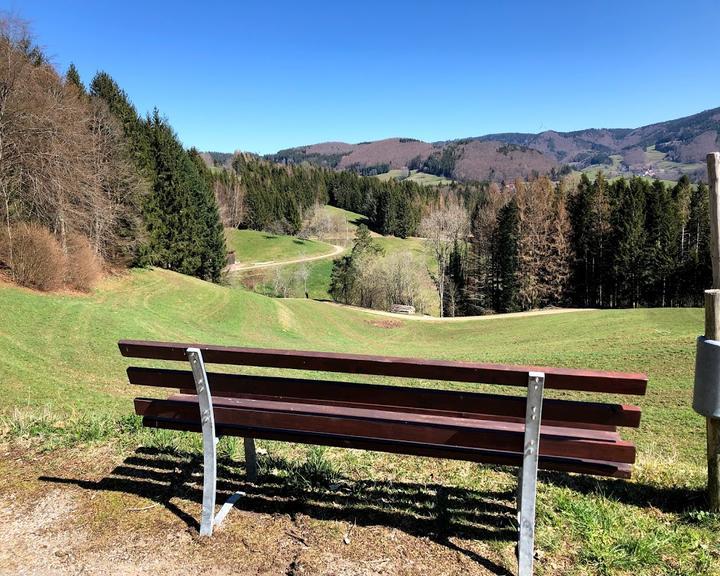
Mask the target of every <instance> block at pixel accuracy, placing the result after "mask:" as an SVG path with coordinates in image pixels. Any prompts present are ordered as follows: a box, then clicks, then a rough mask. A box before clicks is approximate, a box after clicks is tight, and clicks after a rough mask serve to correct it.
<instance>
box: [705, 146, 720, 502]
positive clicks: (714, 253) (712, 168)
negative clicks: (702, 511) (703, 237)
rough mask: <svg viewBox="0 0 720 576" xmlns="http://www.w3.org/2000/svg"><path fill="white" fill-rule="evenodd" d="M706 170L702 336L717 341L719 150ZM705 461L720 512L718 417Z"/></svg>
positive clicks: (719, 321)
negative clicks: (708, 285)
mask: <svg viewBox="0 0 720 576" xmlns="http://www.w3.org/2000/svg"><path fill="white" fill-rule="evenodd" d="M707 169H708V184H709V186H710V257H711V259H712V272H713V289H712V290H706V291H705V337H706V338H708V339H710V340H720V201H719V199H718V196H719V195H720V189H719V188H720V186H719V185H718V176H720V152H713V153H711V154H708V155H707ZM707 461H708V498H709V500H710V510H711V511H713V512H720V419H717V418H710V417H708V418H707Z"/></svg>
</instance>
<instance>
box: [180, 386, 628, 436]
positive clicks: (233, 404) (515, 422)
mask: <svg viewBox="0 0 720 576" xmlns="http://www.w3.org/2000/svg"><path fill="white" fill-rule="evenodd" d="M168 400H178V401H180V402H191V403H193V404H194V403H196V402H197V401H198V400H197V396H196V395H195V394H194V393H190V394H182V393H181V394H173V395H172V396H170V397H169V398H168ZM213 406H225V407H227V408H241V409H251V410H265V411H269V412H291V413H293V414H313V415H319V416H321V415H325V416H333V417H339V416H342V417H346V416H347V417H348V418H362V419H370V420H378V419H380V420H389V421H398V422H404V423H415V424H437V425H439V426H443V427H450V428H452V429H453V430H475V429H477V428H478V427H487V428H489V429H493V430H502V431H513V432H524V430H525V420H524V419H523V420H520V419H519V418H512V419H510V418H508V419H499V418H497V417H495V416H490V417H489V418H488V417H486V416H485V415H484V414H474V415H471V416H455V415H451V414H448V413H447V412H445V413H428V412H415V411H413V412H407V411H402V410H390V409H387V408H382V409H378V407H377V406H360V405H357V404H352V405H336V404H313V403H311V402H304V401H300V402H297V401H292V400H290V401H288V400H279V399H278V398H228V397H223V396H220V397H217V396H216V397H215V398H214V399H213ZM542 430H543V433H545V434H548V435H555V436H566V437H568V438H585V439H587V440H600V441H603V442H617V441H619V440H620V435H619V434H618V433H617V432H616V431H614V430H595V429H589V428H577V427H572V426H565V425H564V423H562V422H555V423H550V422H548V421H544V422H543V423H542Z"/></svg>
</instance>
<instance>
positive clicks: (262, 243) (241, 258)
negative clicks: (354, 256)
mask: <svg viewBox="0 0 720 576" xmlns="http://www.w3.org/2000/svg"><path fill="white" fill-rule="evenodd" d="M225 243H226V245H227V249H228V250H229V251H233V252H235V262H236V263H237V264H238V265H239V266H252V265H256V264H263V263H270V262H284V261H288V260H298V259H300V258H306V257H313V256H321V257H322V256H326V255H332V254H333V253H334V252H336V250H335V248H336V247H335V246H333V245H332V244H327V243H326V242H321V241H319V240H309V239H303V238H297V237H296V236H284V235H281V234H272V233H270V232H261V231H258V230H238V229H236V228H226V229H225Z"/></svg>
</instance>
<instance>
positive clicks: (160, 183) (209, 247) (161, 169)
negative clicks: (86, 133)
mask: <svg viewBox="0 0 720 576" xmlns="http://www.w3.org/2000/svg"><path fill="white" fill-rule="evenodd" d="M148 126H149V130H148V131H149V135H150V145H151V146H150V147H151V151H152V154H153V165H154V166H155V171H156V177H155V179H154V182H153V189H152V192H151V194H150V195H149V197H148V200H147V202H146V205H145V210H144V214H145V222H146V226H147V229H148V234H149V242H148V245H147V250H146V253H145V261H146V263H148V264H155V265H158V266H162V267H164V268H168V269H171V270H175V271H177V272H181V273H183V274H190V275H193V276H198V277H200V278H204V279H206V280H212V281H218V280H219V278H220V273H221V271H222V268H223V266H224V264H225V240H224V236H223V229H222V224H221V223H220V217H219V214H218V208H217V204H216V202H215V196H214V194H213V192H212V190H211V189H210V187H209V186H208V184H207V181H206V180H205V179H204V178H203V176H202V175H201V173H200V171H199V170H198V167H197V165H196V164H195V162H193V160H192V158H191V156H190V155H189V154H188V153H187V152H186V151H185V150H184V149H183V147H182V145H181V144H180V142H179V141H178V139H177V136H176V135H175V133H174V132H173V130H172V128H171V127H170V126H169V124H168V123H167V122H166V121H165V120H164V119H163V118H161V117H160V114H159V113H158V111H157V110H155V111H154V113H153V115H152V117H150V118H148Z"/></svg>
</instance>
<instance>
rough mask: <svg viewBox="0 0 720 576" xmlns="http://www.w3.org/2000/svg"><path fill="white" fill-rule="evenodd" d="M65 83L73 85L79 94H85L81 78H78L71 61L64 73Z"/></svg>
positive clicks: (78, 75) (78, 74)
mask: <svg viewBox="0 0 720 576" xmlns="http://www.w3.org/2000/svg"><path fill="white" fill-rule="evenodd" d="M65 83H66V84H69V85H71V86H75V88H77V90H78V92H79V93H80V94H85V86H83V83H82V80H80V73H79V72H78V70H77V68H75V64H73V63H72V62H71V63H70V66H69V67H68V69H67V72H66V73H65Z"/></svg>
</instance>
